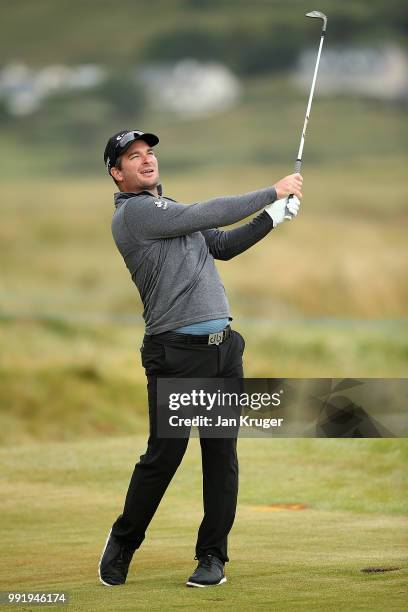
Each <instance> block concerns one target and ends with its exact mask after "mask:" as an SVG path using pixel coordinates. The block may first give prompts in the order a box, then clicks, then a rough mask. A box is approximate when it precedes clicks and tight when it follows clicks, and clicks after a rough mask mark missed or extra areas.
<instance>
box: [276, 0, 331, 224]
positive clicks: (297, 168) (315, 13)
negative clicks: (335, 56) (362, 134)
mask: <svg viewBox="0 0 408 612" xmlns="http://www.w3.org/2000/svg"><path fill="white" fill-rule="evenodd" d="M306 17H312V18H314V19H322V20H323V27H322V35H321V37H320V45H319V51H318V52H317V59H316V65H315V69H314V74H313V81H312V87H311V88H310V94H309V101H308V103H307V108H306V116H305V122H304V124H303V130H302V137H301V139H300V146H299V151H298V154H297V158H296V162H295V172H300V169H301V167H302V155H303V146H304V144H305V136H306V129H307V123H308V121H309V116H310V109H311V108H312V100H313V94H314V88H315V85H316V77H317V71H318V69H319V62H320V56H321V53H322V47H323V41H324V35H325V33H326V26H327V17H326V15H325V14H324V13H321V12H320V11H311V12H310V13H306ZM291 198H293V195H290V196H289V198H288V200H290V199H291ZM285 219H292V214H291V213H290V212H289V211H287V214H286V215H285Z"/></svg>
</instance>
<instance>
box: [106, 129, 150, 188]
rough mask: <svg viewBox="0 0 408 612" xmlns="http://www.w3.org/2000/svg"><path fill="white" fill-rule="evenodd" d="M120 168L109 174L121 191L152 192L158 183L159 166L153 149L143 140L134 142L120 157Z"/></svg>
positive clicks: (113, 169)
mask: <svg viewBox="0 0 408 612" xmlns="http://www.w3.org/2000/svg"><path fill="white" fill-rule="evenodd" d="M120 159H121V167H120V169H119V168H116V167H114V168H112V170H111V174H112V176H113V177H114V179H115V180H116V181H117V182H118V183H119V187H120V190H121V191H125V192H137V191H142V190H143V189H148V190H150V191H151V190H152V189H155V188H156V187H157V184H158V182H159V165H158V162H157V159H156V156H155V154H154V152H153V149H152V148H151V147H149V145H148V144H147V143H146V142H145V141H144V140H135V141H134V142H132V144H131V145H130V147H129V148H128V149H126V151H125V152H124V153H123V155H122V156H121V158H120Z"/></svg>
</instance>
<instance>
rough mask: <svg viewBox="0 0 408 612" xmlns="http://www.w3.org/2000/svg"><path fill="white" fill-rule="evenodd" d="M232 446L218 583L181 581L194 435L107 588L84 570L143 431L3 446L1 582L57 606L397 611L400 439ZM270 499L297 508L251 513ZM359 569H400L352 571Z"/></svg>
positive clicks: (400, 604)
mask: <svg viewBox="0 0 408 612" xmlns="http://www.w3.org/2000/svg"><path fill="white" fill-rule="evenodd" d="M239 445H240V461H241V483H240V487H241V489H240V503H239V509H238V515H237V520H236V524H235V527H234V530H233V534H232V536H231V538H230V551H229V552H230V557H231V563H230V564H229V565H228V567H227V571H228V574H227V575H228V582H227V584H226V585H222V586H220V587H218V588H214V589H187V588H186V587H185V586H184V581H185V579H186V577H187V576H188V575H189V572H190V571H191V569H192V568H193V566H194V561H193V560H192V558H193V554H194V552H193V551H194V543H195V534H196V529H197V527H198V524H199V522H200V520H201V499H200V488H201V487H200V478H201V469H200V462H199V460H198V443H197V440H196V439H193V440H191V442H190V446H189V450H188V452H187V455H186V457H185V460H184V462H183V464H182V465H181V468H180V469H179V471H178V473H177V474H176V477H175V479H174V481H173V482H172V484H171V486H170V488H169V490H168V492H167V494H166V496H165V498H164V500H163V503H162V505H161V507H160V509H159V511H158V513H157V515H156V517H155V518H154V520H153V523H152V525H151V528H150V530H149V532H148V537H147V539H146V541H145V543H144V545H143V547H142V549H141V550H140V551H139V552H138V553H137V554H136V557H135V560H134V563H133V565H132V567H131V571H130V575H129V579H128V583H127V584H126V585H125V586H123V587H118V588H114V589H108V588H106V587H103V586H102V585H100V584H99V583H98V580H97V570H96V568H97V563H98V559H99V555H100V552H101V548H102V546H103V542H104V540H105V537H106V533H107V530H108V529H109V527H110V524H111V522H112V520H113V519H114V518H115V517H116V515H117V514H118V513H119V512H120V510H121V506H122V502H123V495H124V492H125V489H126V486H127V482H128V478H129V476H130V470H131V466H132V465H133V463H134V462H135V460H137V458H138V456H139V454H140V453H142V452H143V451H144V436H142V435H139V436H135V437H132V438H130V437H126V438H110V439H102V440H101V439H98V440H95V439H94V440H81V441H79V442H75V443H43V444H31V445H23V446H19V447H14V448H11V447H10V448H3V449H2V450H1V451H0V460H1V464H2V466H3V467H2V471H1V498H0V504H1V516H2V554H1V557H0V581H1V585H0V588H1V590H11V589H20V590H22V589H26V590H27V589H31V590H34V589H37V590H41V589H43V590H52V591H57V590H61V589H64V590H67V591H68V592H69V594H70V598H71V604H70V606H69V608H68V609H70V610H112V611H115V612H116V611H118V610H145V609H151V610H163V609H175V608H184V609H187V610H199V609H209V608H210V607H211V608H212V607H214V606H217V609H221V610H227V609H231V608H234V607H235V608H236V609H240V610H252V609H269V610H302V609H308V610H336V611H337V610H381V611H383V610H385V609H388V610H403V609H404V610H405V609H406V607H405V604H406V590H405V589H406V577H407V567H408V564H407V555H406V552H407V532H408V529H407V528H408V521H407V519H406V518H404V513H405V514H406V509H407V499H406V494H405V492H404V479H406V470H405V465H406V463H405V462H406V456H407V449H408V446H407V443H406V441H405V440H274V441H272V440H263V441H261V440H249V439H245V440H240V444H239ZM405 484H406V482H405ZM279 502H281V503H285V502H288V503H290V502H301V503H304V504H306V505H307V508H306V509H304V510H299V511H290V510H282V511H273V512H271V511H268V512H267V511H264V510H263V506H265V505H266V504H271V503H279ZM368 566H379V567H389V566H396V567H399V568H401V569H400V570H398V571H393V572H387V573H381V574H380V573H379V574H364V573H362V572H361V571H360V570H361V569H362V568H364V567H368ZM404 585H405V586H404ZM404 602H405V603H404ZM58 609H65V610H66V609H67V608H66V607H59V608H58Z"/></svg>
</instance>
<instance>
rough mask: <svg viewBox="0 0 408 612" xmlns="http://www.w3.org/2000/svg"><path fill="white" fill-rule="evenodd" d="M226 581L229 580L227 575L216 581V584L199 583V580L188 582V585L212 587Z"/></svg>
mask: <svg viewBox="0 0 408 612" xmlns="http://www.w3.org/2000/svg"><path fill="white" fill-rule="evenodd" d="M224 582H227V579H226V577H225V576H224V578H221V580H220V581H219V582H215V583H214V584H198V583H197V582H190V581H189V582H186V586H188V587H199V588H205V587H212V586H218V585H219V584H224Z"/></svg>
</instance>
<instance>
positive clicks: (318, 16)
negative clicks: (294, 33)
mask: <svg viewBox="0 0 408 612" xmlns="http://www.w3.org/2000/svg"><path fill="white" fill-rule="evenodd" d="M306 17H314V18H315V19H323V31H325V30H326V24H327V17H326V15H325V14H324V13H321V12H320V11H311V12H310V13H306Z"/></svg>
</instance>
